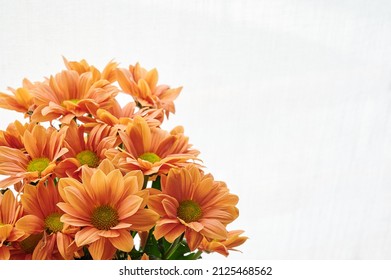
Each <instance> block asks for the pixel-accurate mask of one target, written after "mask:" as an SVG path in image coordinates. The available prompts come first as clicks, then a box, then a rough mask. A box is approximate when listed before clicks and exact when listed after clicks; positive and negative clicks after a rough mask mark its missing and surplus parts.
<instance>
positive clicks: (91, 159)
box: [76, 150, 99, 168]
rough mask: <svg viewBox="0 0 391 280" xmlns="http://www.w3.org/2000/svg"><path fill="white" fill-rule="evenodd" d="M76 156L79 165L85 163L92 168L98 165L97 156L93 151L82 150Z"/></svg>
mask: <svg viewBox="0 0 391 280" xmlns="http://www.w3.org/2000/svg"><path fill="white" fill-rule="evenodd" d="M76 158H77V160H78V161H79V162H80V164H81V165H84V164H87V165H88V167H94V168H95V167H97V166H98V165H99V157H98V156H97V154H95V153H94V152H93V151H89V150H85V151H82V152H80V153H78V154H77V155H76Z"/></svg>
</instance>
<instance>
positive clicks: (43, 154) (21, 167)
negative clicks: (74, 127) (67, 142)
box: [0, 125, 68, 188]
mask: <svg viewBox="0 0 391 280" xmlns="http://www.w3.org/2000/svg"><path fill="white" fill-rule="evenodd" d="M64 137H65V129H61V130H60V131H57V130H56V129H54V128H52V127H49V128H47V129H46V128H44V127H43V126H41V125H34V127H33V128H32V129H31V131H29V130H26V131H25V132H24V134H23V137H22V142H23V146H24V149H23V150H24V151H25V152H24V151H23V150H20V149H15V148H10V147H6V146H1V147H0V174H2V175H8V176H9V177H8V178H6V179H3V180H2V181H0V188H3V187H6V186H9V185H12V184H16V183H18V182H20V181H22V180H24V179H26V180H27V181H26V183H28V182H30V181H36V180H39V179H44V178H46V177H47V176H49V175H50V174H51V173H52V172H53V170H54V168H55V167H56V164H57V159H59V158H60V157H61V156H62V155H64V154H65V153H66V152H67V151H68V150H67V149H66V148H63V140H64Z"/></svg>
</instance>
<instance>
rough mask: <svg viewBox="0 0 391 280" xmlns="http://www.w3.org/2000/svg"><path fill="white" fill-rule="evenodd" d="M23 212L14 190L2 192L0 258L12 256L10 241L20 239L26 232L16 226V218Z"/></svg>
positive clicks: (0, 195) (5, 258)
mask: <svg viewBox="0 0 391 280" xmlns="http://www.w3.org/2000/svg"><path fill="white" fill-rule="evenodd" d="M21 214H22V208H21V206H20V204H19V203H18V202H17V201H16V199H15V196H14V194H13V192H12V191H6V192H5V194H4V195H3V194H1V193H0V260H8V259H9V258H10V246H8V245H7V243H9V242H14V241H17V240H19V239H20V238H21V237H22V236H24V232H23V231H20V230H18V229H16V228H15V227H14V225H15V222H16V220H17V219H18V218H19V217H20V215H21Z"/></svg>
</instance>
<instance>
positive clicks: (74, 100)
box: [68, 99, 80, 104]
mask: <svg viewBox="0 0 391 280" xmlns="http://www.w3.org/2000/svg"><path fill="white" fill-rule="evenodd" d="M68 101H71V102H72V103H73V104H77V102H79V101H80V100H79V99H69V100H68Z"/></svg>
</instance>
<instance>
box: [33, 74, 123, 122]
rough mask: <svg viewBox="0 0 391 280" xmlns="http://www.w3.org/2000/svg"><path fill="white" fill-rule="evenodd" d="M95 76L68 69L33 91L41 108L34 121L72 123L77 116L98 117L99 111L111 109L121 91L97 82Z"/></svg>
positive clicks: (102, 82) (35, 114) (38, 109)
mask: <svg viewBox="0 0 391 280" xmlns="http://www.w3.org/2000/svg"><path fill="white" fill-rule="evenodd" d="M95 79H96V78H95V77H94V75H93V73H91V72H85V73H82V74H79V73H78V72H77V71H74V70H67V71H66V70H65V71H62V72H61V73H58V74H57V75H56V76H54V77H53V76H51V77H50V79H49V80H48V81H46V82H44V83H40V84H39V86H37V87H35V88H34V89H33V90H32V93H33V95H34V99H35V103H36V104H37V106H38V107H37V108H36V109H35V110H34V113H33V114H32V116H31V119H32V121H35V122H44V121H52V120H54V119H57V118H61V119H60V121H61V122H62V123H70V121H71V120H72V119H73V118H75V117H81V116H83V115H85V114H95V112H96V110H97V109H98V108H110V107H111V106H112V102H113V99H114V97H115V96H116V95H117V93H118V89H117V87H115V86H112V85H111V84H110V82H109V81H107V80H103V79H100V80H95Z"/></svg>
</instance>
